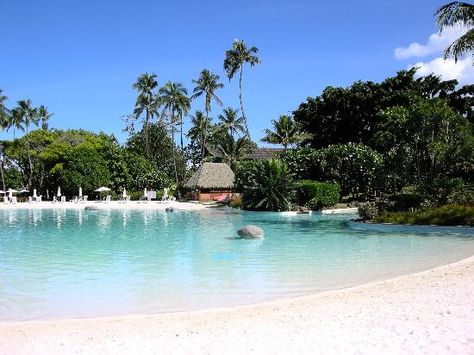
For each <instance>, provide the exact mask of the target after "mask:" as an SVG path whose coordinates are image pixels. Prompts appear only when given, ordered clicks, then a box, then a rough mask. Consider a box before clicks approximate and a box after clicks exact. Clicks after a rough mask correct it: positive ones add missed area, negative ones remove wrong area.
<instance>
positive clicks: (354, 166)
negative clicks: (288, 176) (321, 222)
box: [282, 143, 383, 195]
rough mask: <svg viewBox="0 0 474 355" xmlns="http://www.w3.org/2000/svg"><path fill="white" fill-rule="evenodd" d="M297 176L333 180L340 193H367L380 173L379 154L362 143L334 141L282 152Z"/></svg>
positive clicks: (381, 159)
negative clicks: (327, 144)
mask: <svg viewBox="0 0 474 355" xmlns="http://www.w3.org/2000/svg"><path fill="white" fill-rule="evenodd" d="M282 158H283V159H284V160H285V161H286V162H287V163H288V166H289V167H290V170H291V171H292V172H293V173H294V174H295V175H296V176H298V177H302V178H305V179H312V180H320V181H321V180H322V181H332V182H337V183H338V184H339V185H340V186H341V191H342V193H343V194H348V193H352V194H360V193H362V194H365V195H368V194H369V193H371V192H372V191H374V190H376V189H377V187H378V185H379V181H380V176H381V174H382V167H383V158H382V155H380V154H379V153H377V152H376V151H374V150H373V149H371V148H369V147H367V146H365V145H363V144H354V143H349V144H337V145H331V146H329V147H327V148H324V149H319V150H313V149H308V148H306V149H298V150H292V151H288V152H286V153H284V154H282Z"/></svg>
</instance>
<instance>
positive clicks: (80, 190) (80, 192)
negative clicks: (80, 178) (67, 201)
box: [79, 186, 82, 197]
mask: <svg viewBox="0 0 474 355" xmlns="http://www.w3.org/2000/svg"><path fill="white" fill-rule="evenodd" d="M79 197H82V187H80V186H79Z"/></svg>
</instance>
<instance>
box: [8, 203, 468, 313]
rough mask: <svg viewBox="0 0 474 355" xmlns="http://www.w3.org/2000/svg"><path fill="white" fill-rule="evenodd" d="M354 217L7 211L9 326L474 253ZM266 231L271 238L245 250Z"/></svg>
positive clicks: (256, 298)
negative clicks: (256, 231)
mask: <svg viewBox="0 0 474 355" xmlns="http://www.w3.org/2000/svg"><path fill="white" fill-rule="evenodd" d="M351 217H353V216H336V215H327V216H324V215H298V216H291V217H290V216H282V215H280V214H276V213H252V212H239V211H235V210H230V209H223V210H206V211H199V212H174V213H166V212H163V211H131V210H128V211H121V210H101V211H82V210H66V209H64V210H6V211H0V221H1V228H0V320H25V319H44V318H65V317H92V316H107V315H119V314H131V313H152V312H165V311H176V310H194V309H203V308H212V307H221V306H230V305H238V304H248V303H254V302H261V301H266V300H272V299H277V298H282V297H288V296H295V295H302V294H307V293H312V292H317V291H321V290H327V289H334V288H341V287H347V286H351V285H356V284H361V283H364V282H368V281H371V280H378V279H383V278H388V277H391V276H396V275H401V274H405V273H409V272H414V271H419V270H423V269H428V268H431V267H434V266H438V265H441V264H444V263H448V262H452V261H456V260H459V259H462V258H464V257H467V256H470V255H473V254H474V237H473V236H472V235H469V233H466V232H464V233H460V232H451V231H450V230H443V231H442V232H440V233H437V232H436V230H434V231H433V230H428V232H426V233H424V232H423V229H421V230H420V229H416V231H415V232H410V230H404V231H388V232H383V231H379V230H375V231H374V230H365V229H363V228H362V229H361V228H360V226H357V227H354V226H353V224H351V223H349V219H350V218H351ZM245 224H256V225H259V226H261V227H262V228H263V229H264V230H265V239H264V240H238V239H236V238H235V236H236V230H237V229H238V228H239V227H240V226H242V225H245Z"/></svg>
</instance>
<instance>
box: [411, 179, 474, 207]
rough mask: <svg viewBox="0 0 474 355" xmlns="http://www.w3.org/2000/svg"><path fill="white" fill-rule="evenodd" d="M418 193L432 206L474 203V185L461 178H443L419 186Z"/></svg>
mask: <svg viewBox="0 0 474 355" xmlns="http://www.w3.org/2000/svg"><path fill="white" fill-rule="evenodd" d="M417 193H418V194H420V195H421V196H423V198H424V200H426V201H427V202H428V203H429V204H430V205H432V206H441V205H445V204H465V205H474V185H470V184H468V183H466V182H465V181H464V180H462V179H460V178H454V179H452V178H441V179H434V180H432V181H427V182H425V183H424V184H421V185H419V186H417Z"/></svg>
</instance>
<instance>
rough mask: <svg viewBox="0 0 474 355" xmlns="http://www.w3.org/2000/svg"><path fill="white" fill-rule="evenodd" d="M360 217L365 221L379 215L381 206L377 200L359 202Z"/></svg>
mask: <svg viewBox="0 0 474 355" xmlns="http://www.w3.org/2000/svg"><path fill="white" fill-rule="evenodd" d="M358 210H359V217H360V218H361V219H362V220H364V221H369V220H373V219H375V218H377V217H378V216H379V207H378V203H377V202H372V201H371V202H364V203H361V204H359V206H358Z"/></svg>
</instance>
